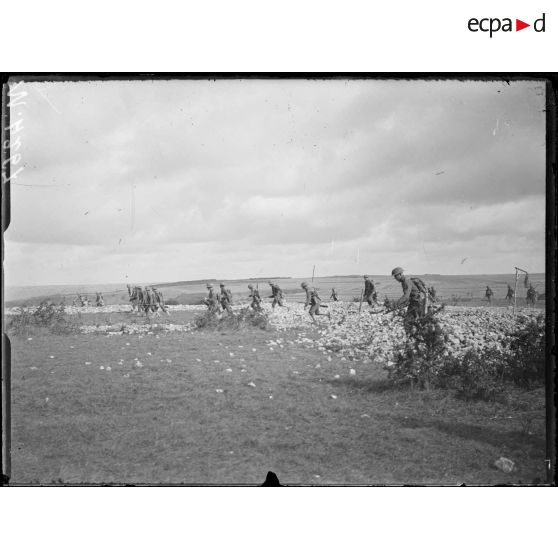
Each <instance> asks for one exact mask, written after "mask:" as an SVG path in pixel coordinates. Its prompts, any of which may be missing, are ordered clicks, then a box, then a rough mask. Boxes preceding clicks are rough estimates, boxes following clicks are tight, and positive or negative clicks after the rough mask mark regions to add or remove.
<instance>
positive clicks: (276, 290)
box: [268, 281, 285, 310]
mask: <svg viewBox="0 0 558 558" xmlns="http://www.w3.org/2000/svg"><path fill="white" fill-rule="evenodd" d="M269 285H270V287H271V295H270V296H269V297H268V298H272V299H273V302H272V303H271V308H272V310H275V306H277V305H279V306H285V299H284V298H283V291H282V290H281V288H280V287H279V285H278V284H277V283H273V282H272V281H270V282H269Z"/></svg>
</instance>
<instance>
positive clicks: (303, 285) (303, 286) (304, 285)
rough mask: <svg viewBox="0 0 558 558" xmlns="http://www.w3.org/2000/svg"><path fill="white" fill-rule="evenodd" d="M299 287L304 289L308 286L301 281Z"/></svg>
mask: <svg viewBox="0 0 558 558" xmlns="http://www.w3.org/2000/svg"><path fill="white" fill-rule="evenodd" d="M300 286H301V287H302V288H303V289H305V288H306V287H307V286H308V283H307V282H306V281H303V282H302V283H301V284H300Z"/></svg>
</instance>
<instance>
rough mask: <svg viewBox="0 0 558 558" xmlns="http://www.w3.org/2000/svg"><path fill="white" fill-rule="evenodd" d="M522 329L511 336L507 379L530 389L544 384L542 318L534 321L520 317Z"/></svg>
mask: <svg viewBox="0 0 558 558" xmlns="http://www.w3.org/2000/svg"><path fill="white" fill-rule="evenodd" d="M519 320H522V321H523V323H522V327H521V328H520V329H518V330H517V331H516V332H515V333H514V335H513V336H512V338H511V340H510V344H509V348H508V352H509V353H510V355H511V356H510V358H509V359H508V371H507V376H508V379H510V380H511V381H513V382H514V383H515V384H516V385H518V386H520V387H524V388H530V387H533V386H535V385H540V384H543V383H544V378H545V368H546V367H545V364H546V355H545V349H546V335H545V319H544V316H538V317H537V318H536V319H532V318H529V317H527V316H523V317H520V318H519Z"/></svg>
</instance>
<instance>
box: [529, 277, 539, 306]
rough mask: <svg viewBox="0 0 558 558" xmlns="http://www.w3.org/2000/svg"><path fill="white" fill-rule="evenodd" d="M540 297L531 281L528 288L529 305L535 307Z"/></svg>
mask: <svg viewBox="0 0 558 558" xmlns="http://www.w3.org/2000/svg"><path fill="white" fill-rule="evenodd" d="M538 297H539V293H538V292H537V290H536V289H535V287H533V285H532V284H531V283H529V288H528V289H527V305H528V306H532V307H533V308H534V307H535V306H536V304H537V299H538Z"/></svg>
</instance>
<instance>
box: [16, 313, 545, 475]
mask: <svg viewBox="0 0 558 558" xmlns="http://www.w3.org/2000/svg"><path fill="white" fill-rule="evenodd" d="M192 317H193V314H192V313H188V312H178V313H176V314H174V313H173V314H172V315H171V318H170V319H172V321H173V322H177V323H184V322H187V321H189V320H191V319H192ZM84 319H86V320H89V321H91V323H94V320H98V321H99V320H102V321H104V320H106V319H109V320H112V321H122V319H127V320H140V321H141V319H140V318H135V317H131V316H126V317H124V318H123V316H122V315H121V314H120V315H112V316H111V315H108V316H107V315H103V316H100V315H84ZM308 331H309V333H308V335H317V334H318V332H317V331H315V330H314V331H313V332H312V330H308ZM296 334H297V330H290V331H288V332H281V333H277V332H273V331H264V330H259V329H256V328H250V329H245V330H239V331H223V332H219V331H194V332H191V333H171V334H161V335H157V334H152V335H122V336H105V335H95V334H90V335H83V334H81V335H72V336H54V335H49V334H40V333H39V334H33V335H31V338H29V337H27V336H24V337H13V338H12V340H11V343H12V478H11V482H12V483H14V484H18V483H19V484H36V483H40V484H58V483H72V484H79V483H119V484H120V483H123V484H124V483H127V484H142V483H147V484H156V483H165V484H197V483H201V484H261V483H262V482H263V480H264V479H265V476H266V473H267V471H268V470H272V471H274V472H275V473H276V474H277V475H278V477H279V479H280V481H281V482H282V483H283V484H291V485H298V484H303V485H308V484H312V485H322V484H327V485H332V484H344V485H346V484H349V485H350V484H356V485H362V484H462V483H466V484H499V483H515V484H517V483H523V484H527V483H532V482H537V479H538V480H539V482H540V481H541V480H542V481H544V480H545V477H544V457H545V455H544V426H545V425H544V391H543V390H542V389H537V390H533V391H524V390H523V391H514V392H511V397H510V398H509V399H508V400H507V401H506V402H501V403H484V402H466V401H462V400H459V399H456V398H455V397H454V396H453V395H452V394H451V393H449V392H447V391H424V392H420V391H408V390H404V391H401V390H397V391H396V390H393V389H388V386H387V384H386V381H385V377H386V376H385V372H384V370H383V369H382V368H381V367H380V366H378V365H376V364H373V363H364V362H349V361H347V360H342V359H341V358H340V357H338V356H336V355H335V353H331V354H328V353H323V352H319V351H316V350H312V349H309V348H304V347H302V346H300V345H299V344H297V343H296V342H295V340H296ZM135 359H138V360H139V361H140V362H141V364H142V366H141V367H137V365H134V362H137V361H136V360H135ZM101 367H103V368H101ZM107 367H110V368H111V369H110V370H109V369H108V368H107ZM351 370H352V371H353V372H351ZM336 376H338V377H336ZM501 456H504V457H508V458H510V459H512V460H513V461H514V462H515V463H516V466H517V470H516V471H514V472H512V473H504V472H502V471H500V470H498V469H496V468H494V467H493V465H492V464H493V463H494V461H495V460H496V459H498V458H499V457H501Z"/></svg>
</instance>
